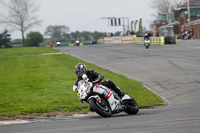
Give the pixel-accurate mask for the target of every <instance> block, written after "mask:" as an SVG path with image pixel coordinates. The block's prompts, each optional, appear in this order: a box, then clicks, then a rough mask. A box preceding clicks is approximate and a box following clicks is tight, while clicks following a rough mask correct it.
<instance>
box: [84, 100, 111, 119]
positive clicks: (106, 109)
mask: <svg viewBox="0 0 200 133" xmlns="http://www.w3.org/2000/svg"><path fill="white" fill-rule="evenodd" d="M100 98H101V102H98V101H97V100H96V99H95V98H91V99H89V101H88V103H89V104H90V107H91V108H92V110H93V111H95V112H96V113H97V114H99V115H100V116H102V117H110V116H111V115H112V111H111V109H110V106H109V104H108V102H107V100H105V98H103V97H100Z"/></svg>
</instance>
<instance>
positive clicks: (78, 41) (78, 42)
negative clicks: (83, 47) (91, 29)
mask: <svg viewBox="0 0 200 133" xmlns="http://www.w3.org/2000/svg"><path fill="white" fill-rule="evenodd" d="M79 45H80V40H79V39H77V40H76V42H75V46H77V47H79Z"/></svg>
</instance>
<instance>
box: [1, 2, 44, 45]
mask: <svg viewBox="0 0 200 133" xmlns="http://www.w3.org/2000/svg"><path fill="white" fill-rule="evenodd" d="M0 2H1V4H3V5H4V7H6V9H7V10H8V12H7V14H2V13H1V14H0V15H1V19H0V22H1V23H4V24H6V25H8V26H9V27H10V28H12V29H13V30H18V31H20V32H21V35H22V43H23V46H25V36H24V34H25V32H26V31H27V30H28V29H30V28H32V27H33V26H35V25H39V24H40V23H41V20H39V19H38V18H37V16H36V15H35V13H36V12H37V11H39V8H38V5H37V4H36V3H35V1H34V0H6V1H5V0H0Z"/></svg>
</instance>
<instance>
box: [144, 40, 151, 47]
mask: <svg viewBox="0 0 200 133" xmlns="http://www.w3.org/2000/svg"><path fill="white" fill-rule="evenodd" d="M144 46H145V47H146V49H148V48H149V46H150V39H147V38H146V39H145V40H144Z"/></svg>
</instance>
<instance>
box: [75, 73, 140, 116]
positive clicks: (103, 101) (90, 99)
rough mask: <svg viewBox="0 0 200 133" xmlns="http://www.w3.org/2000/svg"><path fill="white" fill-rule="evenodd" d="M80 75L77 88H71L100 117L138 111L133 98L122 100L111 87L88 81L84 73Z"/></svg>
mask: <svg viewBox="0 0 200 133" xmlns="http://www.w3.org/2000/svg"><path fill="white" fill-rule="evenodd" d="M82 77H83V80H80V81H79V82H78V88H77V87H76V86H74V87H73V90H74V91H76V92H77V94H78V98H79V100H80V102H81V103H83V102H85V103H87V104H88V105H89V107H90V110H91V111H95V112H96V113H97V114H99V115H100V116H102V117H110V116H111V115H112V114H115V113H120V112H122V111H124V112H126V113H128V114H130V115H131V114H136V113H137V112H138V111H139V107H138V104H137V102H136V101H135V100H134V99H133V98H131V97H130V99H126V100H124V101H122V100H121V99H120V97H119V96H118V95H117V94H116V93H115V92H114V91H113V90H112V89H110V88H108V87H106V86H104V85H102V84H99V83H97V84H93V83H92V82H88V78H87V75H86V74H84V75H83V76H82Z"/></svg>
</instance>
